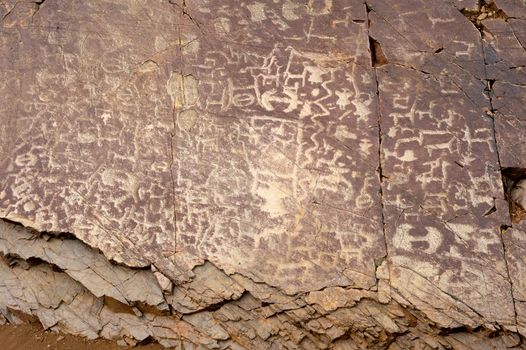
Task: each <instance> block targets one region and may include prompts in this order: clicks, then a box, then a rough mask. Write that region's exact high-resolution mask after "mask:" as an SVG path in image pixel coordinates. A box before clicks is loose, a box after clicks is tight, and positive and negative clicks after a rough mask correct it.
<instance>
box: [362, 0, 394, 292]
mask: <svg viewBox="0 0 526 350" xmlns="http://www.w3.org/2000/svg"><path fill="white" fill-rule="evenodd" d="M365 11H366V13H367V35H368V37H369V41H368V42H369V52H370V54H371V71H372V73H373V76H374V81H375V84H376V102H377V104H376V122H377V126H378V168H377V173H378V178H379V182H380V188H379V194H380V207H381V213H380V214H381V219H382V234H383V238H384V249H385V260H386V263H387V269H388V272H389V285H391V269H390V264H389V259H388V257H389V249H388V245H387V235H386V232H385V207H384V193H383V180H384V175H383V168H382V123H381V109H380V84H379V82H378V72H377V67H379V66H381V65H384V64H387V59H386V58H385V55H384V54H383V51H382V49H381V46H380V43H379V42H378V41H376V40H375V39H374V38H372V37H371V35H370V28H371V19H370V17H369V13H370V12H372V8H371V7H370V6H369V4H367V2H365ZM376 265H378V264H376ZM376 268H377V269H378V266H376Z"/></svg>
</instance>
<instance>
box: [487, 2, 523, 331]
mask: <svg viewBox="0 0 526 350" xmlns="http://www.w3.org/2000/svg"><path fill="white" fill-rule="evenodd" d="M483 4H484V2H483V1H482V2H481V4H480V5H481V6H483ZM480 49H481V53H482V60H483V62H484V78H485V79H484V80H485V84H486V87H485V88H484V92H485V94H486V95H487V96H488V103H489V111H488V112H489V113H488V114H489V116H490V118H491V123H492V129H493V142H494V143H495V152H496V153H497V163H498V166H499V169H498V170H499V174H500V179H501V183H502V188H503V189H504V188H505V183H504V178H503V175H502V171H503V167H502V163H501V159H500V152H499V144H498V141H497V123H496V121H495V112H496V109H495V106H494V104H493V84H494V83H495V80H494V79H489V76H488V71H487V66H488V62H487V60H486V50H485V49H484V38H483V32H482V31H480ZM507 229H508V227H507V226H506V225H501V226H500V227H499V237H500V243H501V246H502V254H503V257H504V265H505V266H506V274H507V276H508V282H509V284H510V294H511V301H512V304H513V312H514V321H515V325H517V307H516V305H515V296H514V294H513V280H512V279H511V275H510V268H509V265H508V257H507V251H506V244H505V243H504V233H505V232H506V230H507Z"/></svg>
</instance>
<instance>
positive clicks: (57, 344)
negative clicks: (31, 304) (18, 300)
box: [0, 323, 164, 350]
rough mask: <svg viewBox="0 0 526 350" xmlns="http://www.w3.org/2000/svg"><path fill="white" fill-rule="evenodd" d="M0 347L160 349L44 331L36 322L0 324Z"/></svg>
mask: <svg viewBox="0 0 526 350" xmlns="http://www.w3.org/2000/svg"><path fill="white" fill-rule="evenodd" d="M0 349H2V350H26V349H27V350H126V349H140V350H160V349H164V348H163V347H162V346H160V345H159V344H148V345H142V346H136V347H134V348H130V347H124V346H119V345H117V344H116V343H115V342H112V341H108V340H95V341H90V340H87V339H85V338H82V337H77V336H73V335H67V334H60V333H53V332H49V331H44V330H43V329H42V327H41V326H39V325H38V324H36V323H30V324H23V325H19V326H13V325H7V326H0Z"/></svg>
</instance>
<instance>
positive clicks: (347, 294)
mask: <svg viewBox="0 0 526 350" xmlns="http://www.w3.org/2000/svg"><path fill="white" fill-rule="evenodd" d="M0 252H1V254H2V259H1V260H0V314H1V315H2V318H1V319H0V320H1V321H0V322H2V323H6V322H9V323H13V324H18V323H21V322H23V320H24V319H25V318H24V317H23V316H22V315H29V316H34V317H36V318H37V319H38V320H39V321H40V322H41V323H42V325H43V326H44V328H45V329H50V330H53V331H62V332H67V333H73V334H78V335H81V336H84V337H87V338H89V339H95V338H98V337H102V338H106V339H112V340H118V341H124V342H125V343H126V344H129V345H134V344H138V343H141V342H146V341H152V340H154V341H157V342H159V343H160V344H162V345H164V346H166V347H175V348H185V345H190V344H193V345H196V344H197V345H202V346H203V347H205V348H210V349H227V348H230V349H244V348H246V349H272V348H288V349H326V348H333V349H364V348H374V349H386V348H389V349H409V348H412V347H415V348H419V349H448V348H451V349H481V348H483V347H488V348H493V349H506V348H516V347H519V346H521V344H522V341H523V338H522V336H521V335H519V334H517V333H514V332H510V331H509V330H507V329H506V327H501V326H499V325H498V324H482V323H480V322H476V321H475V320H472V322H471V323H470V324H469V325H464V326H458V327H443V326H440V325H438V324H436V323H435V322H432V321H431V320H430V319H429V318H428V317H427V316H426V315H425V312H423V311H422V310H420V311H419V310H416V309H414V307H412V306H411V305H408V303H407V302H406V301H405V300H404V299H403V298H402V297H401V296H400V295H398V294H397V292H396V290H392V289H391V290H390V291H389V294H390V296H391V297H392V298H389V299H387V298H385V296H384V297H382V291H381V290H380V289H381V288H380V289H379V290H375V288H373V289H371V290H363V289H352V288H342V287H329V288H324V289H322V290H318V291H312V292H308V293H299V294H295V295H287V294H285V293H284V292H283V291H280V290H279V289H277V288H275V287H272V286H269V285H266V284H264V283H255V282H254V281H252V280H251V279H249V278H247V277H244V276H242V275H239V274H232V275H228V274H226V273H224V272H223V271H221V270H220V269H218V268H217V267H216V266H214V265H213V264H212V263H210V262H205V263H204V264H203V265H200V266H196V267H195V268H194V271H193V272H194V274H195V277H194V278H193V279H192V280H191V281H189V282H187V283H185V284H182V285H175V286H174V285H173V284H172V283H170V282H169V281H168V279H167V278H166V277H165V276H163V275H162V274H161V273H160V272H158V271H156V270H155V268H152V269H137V268H130V267H126V266H122V265H116V264H115V263H112V262H111V261H108V260H107V259H106V258H105V256H104V255H103V254H102V253H101V252H100V251H98V250H96V249H93V248H91V247H89V246H88V245H86V244H84V243H82V242H81V241H79V240H77V239H76V238H75V237H73V236H72V235H68V234H61V235H57V234H48V233H40V232H38V231H35V230H32V229H30V228H26V227H23V226H21V225H19V224H16V223H12V222H8V221H5V220H1V221H0ZM379 277H380V278H382V277H381V273H380V276H379ZM447 308H448V309H454V308H455V303H454V301H453V300H451V304H450V305H449V306H447ZM424 310H425V309H424ZM444 311H445V312H446V309H444ZM450 311H451V310H450Z"/></svg>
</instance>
